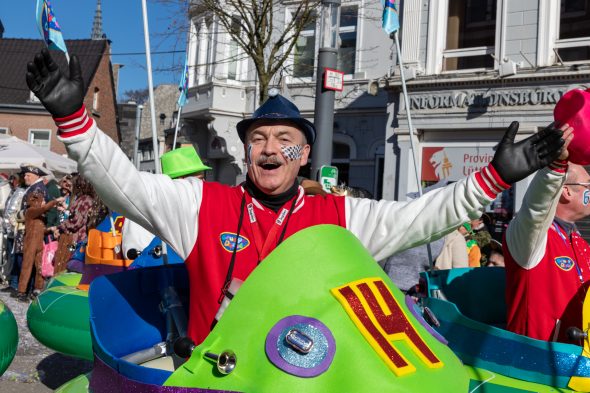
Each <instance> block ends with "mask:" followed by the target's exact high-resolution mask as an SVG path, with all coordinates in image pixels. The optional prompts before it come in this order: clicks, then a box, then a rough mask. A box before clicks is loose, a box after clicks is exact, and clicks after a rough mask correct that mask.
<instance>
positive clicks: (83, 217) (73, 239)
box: [48, 175, 108, 274]
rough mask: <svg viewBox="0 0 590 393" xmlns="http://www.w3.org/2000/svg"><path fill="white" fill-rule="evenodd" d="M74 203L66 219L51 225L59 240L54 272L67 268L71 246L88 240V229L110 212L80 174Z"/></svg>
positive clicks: (73, 197) (76, 179)
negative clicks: (56, 224)
mask: <svg viewBox="0 0 590 393" xmlns="http://www.w3.org/2000/svg"><path fill="white" fill-rule="evenodd" d="M72 199H73V201H72V204H71V206H70V209H69V210H70V214H69V217H68V219H67V220H66V221H64V222H62V223H61V224H59V225H58V226H53V227H49V228H48V231H49V232H51V233H53V235H54V236H55V238H57V239H58V240H59V244H58V248H57V252H56V253H55V260H54V274H58V273H60V272H62V271H64V270H65V269H66V264H67V262H68V260H69V259H70V256H71V253H72V252H71V251H70V246H71V245H76V244H78V243H80V242H83V241H86V239H87V237H88V230H89V229H92V228H94V227H96V225H98V224H99V223H100V222H101V221H102V220H104V218H105V217H106V215H107V214H108V211H107V209H106V207H105V206H104V204H103V203H102V201H101V200H100V198H98V196H97V195H96V192H95V191H94V187H92V184H90V183H89V182H88V181H87V180H86V179H85V178H84V177H83V176H81V175H78V176H76V178H75V180H74V186H73V194H72Z"/></svg>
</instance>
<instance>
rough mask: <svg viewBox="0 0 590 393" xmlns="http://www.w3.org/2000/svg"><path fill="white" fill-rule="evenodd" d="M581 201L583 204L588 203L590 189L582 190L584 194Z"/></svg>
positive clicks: (589, 200) (589, 201)
mask: <svg viewBox="0 0 590 393" xmlns="http://www.w3.org/2000/svg"><path fill="white" fill-rule="evenodd" d="M582 203H583V204H584V206H588V203H590V191H588V190H584V194H583V195H582Z"/></svg>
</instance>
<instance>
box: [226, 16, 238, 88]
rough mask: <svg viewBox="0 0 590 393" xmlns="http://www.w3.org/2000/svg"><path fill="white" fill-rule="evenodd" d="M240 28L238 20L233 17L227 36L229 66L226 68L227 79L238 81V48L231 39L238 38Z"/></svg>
mask: <svg viewBox="0 0 590 393" xmlns="http://www.w3.org/2000/svg"><path fill="white" fill-rule="evenodd" d="M240 32H241V26H240V19H239V18H238V17H233V18H232V22H231V34H230V35H229V37H228V38H229V58H228V60H229V64H228V68H227V79H232V80H237V79H238V63H239V54H240V53H239V47H238V43H237V42H236V40H234V39H233V38H232V37H236V36H238V37H239V36H240Z"/></svg>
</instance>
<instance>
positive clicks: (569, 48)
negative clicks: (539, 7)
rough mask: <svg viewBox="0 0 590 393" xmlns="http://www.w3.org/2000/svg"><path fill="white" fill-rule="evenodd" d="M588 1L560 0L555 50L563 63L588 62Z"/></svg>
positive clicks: (589, 48) (589, 7)
mask: <svg viewBox="0 0 590 393" xmlns="http://www.w3.org/2000/svg"><path fill="white" fill-rule="evenodd" d="M589 20H590V0H561V6H560V16H559V37H558V40H557V42H556V43H555V50H556V52H557V55H558V56H559V59H561V60H562V61H564V62H570V61H580V60H590V23H588V21H589Z"/></svg>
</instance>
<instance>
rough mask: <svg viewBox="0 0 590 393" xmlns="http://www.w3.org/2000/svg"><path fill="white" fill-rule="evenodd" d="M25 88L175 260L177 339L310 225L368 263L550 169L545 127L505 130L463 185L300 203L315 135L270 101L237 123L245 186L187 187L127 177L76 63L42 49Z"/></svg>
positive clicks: (553, 134) (435, 233)
mask: <svg viewBox="0 0 590 393" xmlns="http://www.w3.org/2000/svg"><path fill="white" fill-rule="evenodd" d="M27 69H28V72H27V75H26V77H27V83H28V85H29V87H30V89H31V90H32V91H33V92H34V93H35V94H36V95H37V97H38V98H39V99H40V101H41V102H42V103H43V105H44V106H45V108H47V110H48V111H49V112H50V113H51V114H52V115H53V117H54V120H55V122H56V124H57V126H58V128H59V131H58V135H59V138H60V140H61V141H63V142H64V143H65V145H66V147H67V149H68V153H69V155H70V157H72V158H74V159H75V160H77V161H78V168H79V170H80V172H81V173H82V175H84V176H85V177H87V178H88V179H92V182H93V184H94V186H95V188H96V190H97V192H98V193H99V194H100V196H101V198H102V199H103V200H104V202H105V203H106V204H107V205H108V206H109V207H110V208H111V209H113V210H116V211H118V212H120V213H122V214H123V215H125V216H126V217H129V218H130V219H132V220H133V221H135V222H137V223H138V224H140V225H142V226H143V227H144V228H146V229H147V230H149V231H150V232H152V233H154V234H156V235H158V236H159V237H160V238H161V239H162V240H164V241H165V242H167V243H168V244H170V245H171V246H172V247H173V248H174V250H175V251H176V252H177V253H178V255H180V256H181V257H182V258H183V259H185V263H186V267H187V270H188V273H189V277H190V282H191V287H192V288H194V289H195V290H194V291H191V299H190V308H189V326H188V335H189V336H190V338H191V339H192V340H193V341H194V342H195V343H197V344H199V343H201V342H202V341H203V340H204V338H205V337H206V336H207V334H208V333H209V330H210V327H211V325H212V324H213V323H214V319H215V315H216V312H217V310H218V309H219V302H220V301H221V299H222V298H223V297H224V295H225V294H226V291H227V289H228V288H229V286H230V284H231V282H232V281H233V280H236V279H239V280H245V279H246V278H247V277H248V275H249V274H250V273H251V272H252V270H254V269H255V268H256V266H257V265H258V264H259V263H261V262H262V261H263V260H264V258H265V257H266V256H267V255H268V254H269V253H270V252H272V250H274V249H275V248H276V247H277V245H279V244H280V243H281V242H282V241H283V240H284V239H286V238H288V237H289V236H291V235H292V234H294V233H296V232H297V231H299V230H301V229H304V228H307V227H310V226H312V225H319V224H333V225H340V226H342V227H345V228H347V229H348V230H350V231H351V232H352V233H354V234H355V235H356V236H357V238H358V239H359V240H360V241H361V242H362V244H363V245H364V246H365V247H366V248H367V250H368V251H369V252H370V253H371V254H372V255H373V257H374V258H375V259H376V260H382V259H385V258H387V257H388V256H390V255H392V254H394V253H395V252H397V251H401V250H404V249H407V248H411V247H414V246H416V245H419V244H422V243H425V242H429V241H431V240H434V239H436V238H439V237H441V236H443V235H444V234H446V233H448V232H450V231H452V230H453V229H455V228H456V227H458V226H459V225H460V224H461V223H462V222H465V221H468V220H469V219H470V218H471V219H473V218H477V217H480V216H481V213H482V210H483V208H484V206H485V205H487V204H489V203H490V202H491V201H493V200H494V199H495V198H496V195H497V194H498V193H500V192H502V191H503V190H505V189H506V188H508V187H510V184H512V183H514V182H516V181H518V180H520V179H523V178H525V177H526V176H528V175H530V174H531V173H533V172H534V171H536V170H538V169H539V168H542V167H544V166H546V165H547V164H549V163H550V162H552V161H553V160H554V159H555V158H556V157H557V156H558V155H559V151H560V149H561V146H562V145H563V143H564V141H563V140H562V138H561V136H562V131H561V130H557V129H555V128H553V127H548V128H546V129H545V130H543V131H541V132H539V133H538V134H535V135H533V136H531V137H529V138H527V139H525V140H523V141H521V142H518V143H514V137H515V135H516V132H517V130H518V123H516V122H515V123H513V124H512V125H511V126H510V127H509V129H508V131H507V133H506V135H505V136H504V139H503V140H502V142H501V143H500V145H499V146H498V149H497V151H496V154H495V156H494V159H493V160H492V162H491V164H490V165H488V166H487V167H484V168H483V169H482V170H481V171H478V172H475V173H472V174H471V175H470V176H469V177H468V178H466V179H463V180H460V181H458V182H456V183H453V184H452V185H450V186H448V187H446V188H441V189H438V190H436V191H432V192H429V193H428V194H426V195H424V196H423V197H421V198H418V199H415V200H413V201H410V202H390V201H375V200H369V199H362V198H351V197H342V196H334V195H326V196H325V197H324V196H309V195H305V193H304V191H303V188H302V187H300V186H299V184H298V182H297V174H298V172H299V169H300V168H301V167H302V166H304V165H306V164H307V161H308V157H309V153H310V150H311V145H312V144H313V142H314V140H315V136H316V131H315V127H314V125H313V123H311V122H309V121H308V120H306V119H305V118H303V117H302V116H301V114H300V112H299V109H298V108H297V107H296V106H295V105H294V104H293V103H291V102H290V101H288V100H287V99H285V98H284V97H281V96H280V95H274V96H271V97H270V98H269V99H268V100H267V101H266V102H265V103H264V104H263V105H262V106H261V107H260V108H258V109H257V110H256V111H255V112H254V113H253V114H252V117H250V118H247V119H244V120H242V121H241V122H240V123H238V125H237V129H238V135H239V137H240V139H241V140H242V142H243V143H244V152H245V156H246V160H247V165H248V176H247V179H246V181H245V182H244V183H243V184H242V185H239V186H236V187H230V186H227V185H223V184H219V183H215V182H203V181H201V180H199V179H195V178H192V179H184V180H174V181H173V180H171V179H170V178H169V177H167V176H164V175H153V174H149V173H143V172H138V171H137V170H136V169H135V167H134V166H133V164H131V162H129V160H128V159H127V157H126V156H125V155H124V154H123V152H122V151H121V149H120V148H119V146H117V145H116V144H115V143H114V142H113V140H111V139H110V138H109V137H108V136H106V135H105V134H104V133H102V132H101V131H100V130H99V129H98V128H97V127H96V125H95V123H94V120H93V119H92V118H91V117H89V116H88V114H87V113H86V109H85V108H84V105H83V101H84V93H85V90H84V87H83V82H82V77H81V71H80V66H79V62H78V59H77V57H76V56H72V58H71V61H70V76H69V78H68V77H66V76H64V75H63V74H62V73H61V72H60V70H59V67H58V66H57V65H56V64H55V62H53V60H52V59H51V56H50V55H49V52H48V51H43V52H42V53H40V54H37V55H36V56H35V59H34V62H33V63H29V64H28V65H27Z"/></svg>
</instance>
